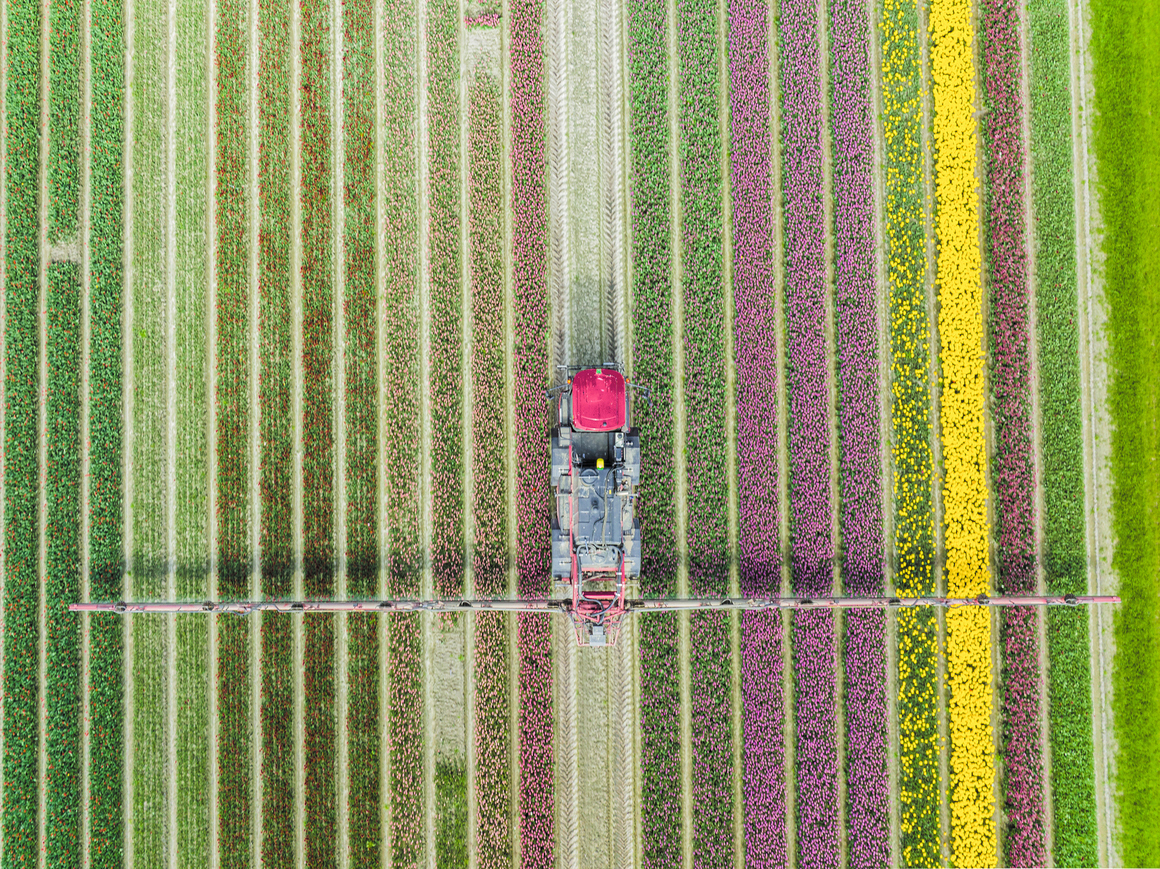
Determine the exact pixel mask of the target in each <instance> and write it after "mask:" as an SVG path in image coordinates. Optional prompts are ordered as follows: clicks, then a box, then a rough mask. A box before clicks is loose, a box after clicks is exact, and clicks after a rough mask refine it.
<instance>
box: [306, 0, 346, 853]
mask: <svg viewBox="0 0 1160 869" xmlns="http://www.w3.org/2000/svg"><path fill="white" fill-rule="evenodd" d="M300 8H301V18H300V24H301V28H302V29H301V33H302V42H301V48H300V51H301V56H300V61H299V63H300V77H299V97H300V100H301V107H302V108H301V111H302V125H301V155H302V157H301V159H302V162H301V172H302V176H301V179H300V181H299V188H298V189H299V196H300V207H301V214H302V266H301V275H302V417H303V418H302V454H303V459H302V561H303V564H302V569H303V592H304V594H305V595H306V596H307V597H325V596H329V595H331V594H333V593H334V569H333V565H334V555H335V553H334V537H333V525H332V518H333V512H334V467H333V466H334V443H333V441H334V434H333V420H334V416H333V406H332V397H333V385H334V380H333V378H334V370H333V362H334V360H333V354H334V338H333V334H334V305H333V299H334V283H333V282H334V260H333V256H332V244H333V236H332V232H333V229H334V227H333V220H332V203H333V200H332V198H331V196H332V194H331V186H330V179H331V172H332V169H333V167H334V155H333V154H332V152H331V123H332V122H331V109H332V106H331V104H330V93H331V81H330V56H331V45H332V42H331V40H333V39H334V34H333V33H332V32H331V6H330V4H329V3H304V4H302V5H301V7H300ZM303 629H304V636H303V660H302V664H303V692H304V696H303V708H304V710H305V714H304V720H303V730H304V735H303V738H304V746H303V747H304V751H305V766H306V773H305V778H304V780H303V791H304V796H305V801H306V806H305V822H304V825H305V831H304V833H305V841H306V864H307V865H308V866H333V865H334V864H335V861H336V860H337V854H336V847H335V846H336V843H337V842H336V837H335V835H334V831H335V823H336V805H337V800H336V793H335V773H336V768H335V751H334V745H335V708H334V638H335V623H334V620H333V619H331V618H328V617H320V618H309V617H308V618H305V619H303Z"/></svg>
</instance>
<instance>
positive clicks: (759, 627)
mask: <svg viewBox="0 0 1160 869" xmlns="http://www.w3.org/2000/svg"><path fill="white" fill-rule="evenodd" d="M767 8H768V7H767V5H766V4H765V3H763V2H760V0H730V3H729V108H730V142H731V148H730V151H731V161H730V186H731V188H732V192H733V302H734V312H735V313H734V318H735V319H734V339H735V344H734V347H735V359H736V364H737V484H738V485H737V500H738V503H737V507H738V520H739V526H740V535H739V541H738V550H739V551H738V562H739V563H738V579H739V582H740V587H741V593H742V594H746V595H760V594H771V593H775V592H777V591H778V590H779V588H780V585H781V581H780V569H781V552H780V549H779V543H778V526H779V524H780V517H779V515H778V500H777V492H778V485H777V474H778V466H777V399H778V390H777V367H776V366H777V337H776V335H777V330H776V328H775V323H774V317H773V308H774V304H773V303H774V299H773V293H772V287H773V213H772V207H771V204H770V203H771V200H770V188H771V174H770V164H769V151H770V138H769V117H770V104H769V78H768V69H769V40H768V37H767V32H768V24H767ZM781 637H782V624H781V617H780V615H778V614H776V613H745V614H744V615H743V616H742V618H741V696H742V701H743V712H742V715H743V717H744V720H743V722H742V740H743V742H744V746H745V750H744V752H743V761H742V763H743V770H742V778H743V795H744V800H745V865H746V866H750V867H755V869H772V867H775V866H781V865H784V863H785V859H786V840H785V833H786V828H785V752H784V736H783V731H782V725H783V721H782V719H783V712H784V710H783V704H782V697H781V692H780V690H778V687H779V686H780V685H781V678H782V665H781V648H782V647H781Z"/></svg>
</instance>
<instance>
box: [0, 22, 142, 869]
mask: <svg viewBox="0 0 1160 869" xmlns="http://www.w3.org/2000/svg"><path fill="white" fill-rule="evenodd" d="M15 8H16V7H13V6H9V9H8V13H7V14H8V27H9V34H10V36H9V39H11V33H12V30H11V28H12V19H13V10H14V9H15ZM89 14H90V24H89V39H90V43H89V44H90V52H91V58H92V60H91V65H92V69H93V71H94V75H93V77H92V81H91V84H90V87H91V99H92V106H93V107H98V106H99V107H100V111H92V112H91V117H90V124H91V127H90V133H89V152H88V154H86V155H85V156H86V158H87V159H88V160H89V161H90V162H89V172H90V174H89V182H90V193H89V196H90V200H89V209H90V211H89V214H90V218H89V219H90V225H89V226H88V227H87V228H86V229H87V231H88V233H89V324H90V325H89V444H88V447H89V514H88V517H87V521H88V523H89V595H90V598H91V599H92V600H117V599H119V597H120V595H121V594H122V582H123V577H124V558H123V555H122V541H121V528H122V518H121V491H122V489H121V485H122V482H121V449H122V443H121V431H122V428H121V392H122V386H121V344H122V338H123V336H122V331H121V316H122V308H121V290H122V285H123V283H124V278H123V273H122V229H121V226H122V205H123V202H122V191H123V190H124V183H123V180H122V171H123V170H122V165H123V163H122V160H123V147H124V144H123V142H124V136H123V131H124V113H123V106H124V102H123V101H124V66H123V64H124V45H125V41H124V40H125V37H124V22H123V18H122V15H121V5H120V3H119V2H112V0H93V2H92V3H91V4H90V6H89ZM12 71H13V66H12V65H11V63H10V64H9V68H8V76H9V79H8V80H9V83H10V84H9V86H10V87H11V82H12ZM13 105H14V102H13V100H12V99H11V97H9V100H8V107H9V108H8V111H9V116H8V129H9V136H11V135H12V131H13V129H14V127H15V126H16V125H15V124H14V123H13V115H12V107H13ZM11 142H12V139H11V138H10V139H9V145H8V165H9V166H10V167H11V166H12V156H13V150H12V144H11ZM26 189H31V187H27V188H26ZM8 197H9V198H8V207H9V209H12V207H13V199H12V193H11V192H9V193H8ZM21 214H32V210H31V208H23V207H18V208H17V209H16V210H15V211H11V212H10V216H9V217H8V226H9V228H10V229H9V231H10V232H11V227H12V226H13V218H14V216H15V215H21ZM11 238H12V236H11V235H10V236H9V239H11ZM15 250H19V247H17V248H14V247H13V245H12V242H11V240H10V241H9V242H8V262H9V263H13V261H14V259H13V254H14V251H15ZM17 262H19V260H17ZM9 274H11V272H10V273H9ZM9 280H11V278H9ZM9 286H11V284H9ZM12 310H13V308H12V304H11V302H9V304H8V317H9V318H11V316H12ZM8 346H9V347H11V344H9V345H8ZM12 370H13V369H12V368H11V367H10V368H9V369H8V371H9V372H12ZM11 382H12V381H10V383H11ZM7 420H8V421H7V422H6V425H7V426H9V427H11V425H12V422H11V420H12V417H11V416H8V417H7ZM9 430H11V428H9ZM8 455H9V456H11V455H12V454H11V453H9V454H8ZM6 461H11V459H10V458H9V459H6ZM5 551H6V553H11V552H12V549H11V548H7V547H6V550H5ZM6 557H7V558H10V557H11V556H10V555H7V556H6ZM9 564H10V562H9ZM6 569H10V568H6ZM123 627H124V625H123V624H122V622H121V620H120V619H119V618H116V617H106V618H98V617H91V619H90V628H89V680H90V681H89V685H88V686H87V687H88V691H89V703H90V706H89V708H90V713H89V714H90V718H89V721H88V727H89V842H88V849H89V860H90V865H91V866H92V867H93V869H112V867H120V866H121V865H122V862H123V860H122V858H123V850H124V845H123V843H124V835H123V823H124V821H123V817H124V816H123V810H122V779H123V776H122V772H121V770H122V763H123V761H124V757H123V745H124V729H123V728H124V722H123V718H122V710H123V699H124V689H123V687H122V659H123V658H122V656H123V651H122V645H121V643H122V630H123ZM6 642H7V640H6ZM6 726H7V722H6ZM5 732H6V734H7V733H8V732H9V731H5ZM5 779H6V781H5V787H7V773H6V774H5ZM7 793H12V792H11V791H7ZM8 811H10V810H6V812H5V815H6V816H7V814H8ZM7 832H8V831H7V827H5V841H6V842H7V841H9V839H8V835H7Z"/></svg>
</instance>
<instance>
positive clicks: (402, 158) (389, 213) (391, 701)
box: [350, 0, 466, 867]
mask: <svg viewBox="0 0 1160 869" xmlns="http://www.w3.org/2000/svg"><path fill="white" fill-rule="evenodd" d="M383 22H384V25H385V32H384V44H383V60H384V68H385V69H386V70H387V71H388V74H387V75H386V76H385V78H384V84H385V88H386V90H385V95H384V99H383V112H384V116H383V119H382V128H381V130H382V137H383V144H382V151H381V154H382V160H383V180H384V184H383V186H382V187H380V188H379V189H380V190H381V192H382V197H383V202H382V211H383V216H384V221H385V224H386V227H385V228H386V238H385V239H384V244H383V245H382V247H381V249H380V256H381V258H382V259H381V268H382V271H383V283H384V292H385V296H386V298H385V300H384V306H385V308H386V316H387V322H386V323H385V324H384V325H385V327H386V328H385V330H384V332H383V334H382V336H381V340H382V341H383V343H384V346H385V353H386V366H385V369H386V370H385V372H384V377H385V382H384V384H383V400H384V402H385V404H384V406H383V408H382V411H381V412H382V414H383V415H384V417H385V420H386V424H385V426H384V430H383V438H384V440H383V449H382V452H383V461H382V473H383V474H385V475H386V494H387V500H386V505H385V510H386V517H385V519H386V525H387V528H388V531H387V535H388V543H387V589H388V593H390V594H392V595H399V596H404V597H409V596H417V595H418V594H419V593H420V591H421V578H422V573H421V569H422V558H421V547H420V537H419V528H420V516H421V515H422V511H423V510H425V509H427V505H425V504H421V503H420V499H419V479H420V474H419V469H420V461H421V458H420V454H419V445H420V443H421V432H420V427H419V398H420V395H419V389H420V385H419V384H420V380H419V364H420V358H419V304H418V298H419V290H418V261H417V254H416V251H417V250H418V220H417V208H416V207H415V203H416V199H415V192H416V180H415V178H416V167H415V161H414V156H413V155H414V153H415V149H414V143H415V136H416V135H417V132H416V127H415V119H416V108H415V93H414V88H415V72H414V70H415V66H416V63H417V57H416V53H415V41H416V35H417V34H416V19H415V12H414V6H413V5H411V4H408V3H406V2H401V0H390V2H389V3H388V4H387V8H386V14H384V16H383ZM387 644H388V647H387V654H388V660H389V664H388V674H387V705H388V709H387V715H388V722H389V724H388V727H389V728H390V732H389V734H388V744H387V745H385V746H382V748H381V750H384V751H388V752H389V754H390V766H389V769H390V773H389V775H390V778H389V781H388V793H389V805H388V807H386V808H385V810H384V811H386V812H387V816H388V817H389V818H390V832H389V841H390V844H391V861H392V865H395V866H408V867H409V866H417V865H418V864H419V863H420V862H421V861H422V860H423V855H424V829H425V828H424V823H423V818H424V800H423V793H424V784H423V723H422V722H423V716H422V709H423V707H422V703H421V700H420V674H421V671H420V662H421V660H422V653H421V645H420V629H419V616H418V615H396V616H392V617H391V618H390V619H389V620H388V622H387ZM355 649H356V645H355V637H354V635H353V634H352V637H351V653H352V655H353V654H354V652H355ZM350 666H352V667H353V666H354V659H353V658H351V660H350ZM351 672H352V674H353V670H352V671H351ZM352 702H353V695H352ZM352 708H353V707H352ZM352 747H353V743H352ZM351 781H352V787H353V783H354V779H353V772H352V779H351ZM351 829H352V835H353V832H354V827H353V825H352V828H351ZM464 830H465V832H466V827H465V828H464ZM367 838H368V840H369V839H370V838H371V837H370V836H367ZM360 848H361V846H360ZM366 850H367V852H368V857H367V862H369V863H374V862H375V861H374V859H372V857H371V855H370V852H371V849H370V848H367V849H366Z"/></svg>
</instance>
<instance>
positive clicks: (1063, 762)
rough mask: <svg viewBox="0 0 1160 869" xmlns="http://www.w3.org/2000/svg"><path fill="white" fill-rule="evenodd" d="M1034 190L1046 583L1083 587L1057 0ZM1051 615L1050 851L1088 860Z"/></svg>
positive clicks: (1077, 641) (1074, 305) (1081, 685)
mask: <svg viewBox="0 0 1160 869" xmlns="http://www.w3.org/2000/svg"><path fill="white" fill-rule="evenodd" d="M1027 12H1028V18H1029V23H1030V30H1031V178H1032V183H1031V191H1032V203H1033V223H1032V226H1033V232H1034V238H1035V245H1034V247H1033V249H1034V250H1035V266H1034V268H1035V276H1036V291H1035V302H1036V307H1037V314H1036V316H1037V323H1038V329H1037V331H1038V334H1037V336H1036V339H1037V342H1038V353H1039V407H1040V418H1039V424H1040V436H1041V438H1042V444H1041V447H1040V455H1041V456H1042V463H1043V476H1042V481H1041V484H1040V485H1041V486H1042V487H1043V502H1044V515H1043V527H1044V530H1043V534H1044V539H1043V566H1044V571H1045V573H1046V576H1047V588H1048V590H1049V591H1052V592H1055V593H1057V594H1058V593H1062V592H1076V593H1080V594H1083V593H1086V592H1087V587H1088V577H1087V551H1086V541H1085V517H1084V479H1083V425H1082V407H1081V404H1080V358H1079V325H1078V323H1079V319H1078V318H1079V301H1078V289H1077V283H1076V249H1075V199H1074V193H1073V184H1074V180H1075V178H1074V171H1073V166H1072V128H1071V47H1070V41H1069V31H1068V6H1067V3H1066V2H1064V0H1032V2H1029V3H1028V6H1027ZM1080 615H1081V614H1076V613H1070V612H1069V613H1063V612H1059V613H1057V612H1049V613H1048V622H1047V624H1048V646H1047V648H1048V678H1049V680H1050V682H1049V686H1048V699H1049V704H1050V705H1049V719H1050V725H1051V788H1052V802H1053V805H1054V810H1055V835H1054V848H1053V858H1054V860H1055V863H1056V865H1059V866H1094V865H1095V864H1096V860H1097V849H1096V841H1097V839H1096V837H1097V828H1096V814H1095V800H1094V798H1093V795H1094V793H1095V779H1094V776H1095V767H1094V760H1093V749H1092V722H1091V668H1090V663H1089V656H1088V650H1089V637H1088V626H1087V625H1088V623H1087V617H1086V614H1082V615H1083V618H1080V617H1079V616H1080Z"/></svg>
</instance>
